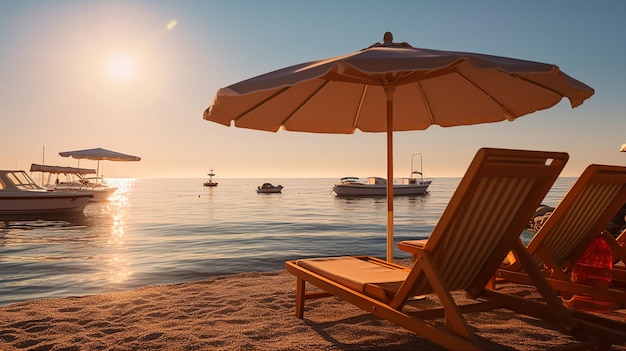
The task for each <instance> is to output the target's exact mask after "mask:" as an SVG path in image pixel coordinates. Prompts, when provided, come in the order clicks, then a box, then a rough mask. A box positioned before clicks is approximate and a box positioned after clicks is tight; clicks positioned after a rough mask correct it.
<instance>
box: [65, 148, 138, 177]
mask: <svg viewBox="0 0 626 351" xmlns="http://www.w3.org/2000/svg"><path fill="white" fill-rule="evenodd" d="M59 155H60V156H62V157H72V158H75V159H78V160H80V159H88V160H96V161H98V163H97V167H96V175H97V172H98V171H99V169H100V161H104V160H106V161H124V162H130V161H139V160H141V157H138V156H133V155H127V154H123V153H121V152H116V151H111V150H107V149H102V148H99V147H98V148H95V149H85V150H75V151H64V152H59Z"/></svg>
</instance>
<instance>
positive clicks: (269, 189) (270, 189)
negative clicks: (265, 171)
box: [256, 183, 283, 194]
mask: <svg viewBox="0 0 626 351" xmlns="http://www.w3.org/2000/svg"><path fill="white" fill-rule="evenodd" d="M282 191H283V186H282V185H280V184H279V185H276V186H274V185H272V184H271V183H263V185H261V186H258V187H257V188H256V192H257V193H258V194H276V193H280V192H282Z"/></svg>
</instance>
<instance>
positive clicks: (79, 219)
mask: <svg viewBox="0 0 626 351" xmlns="http://www.w3.org/2000/svg"><path fill="white" fill-rule="evenodd" d="M87 222H88V221H87V218H86V217H85V214H84V213H82V212H79V213H69V214H67V213H66V214H60V213H54V214H53V213H51V214H15V215H0V227H1V228H3V229H4V230H5V231H6V230H9V229H25V230H28V229H40V228H43V227H79V226H87Z"/></svg>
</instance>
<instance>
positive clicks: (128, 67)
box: [105, 52, 136, 82]
mask: <svg viewBox="0 0 626 351" xmlns="http://www.w3.org/2000/svg"><path fill="white" fill-rule="evenodd" d="M105 69H106V72H107V74H108V75H109V76H110V77H111V78H112V79H114V80H115V81H118V82H126V81H128V80H130V79H132V78H133V77H134V76H135V72H136V64H135V58H134V57H133V56H132V55H130V54H128V53H125V52H118V53H115V54H113V55H111V56H109V58H108V59H107V61H106V67H105Z"/></svg>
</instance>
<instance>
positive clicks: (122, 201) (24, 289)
mask: <svg viewBox="0 0 626 351" xmlns="http://www.w3.org/2000/svg"><path fill="white" fill-rule="evenodd" d="M574 180H575V178H559V179H558V180H557V182H556V183H555V184H554V186H553V188H552V190H551V191H550V193H549V194H548V195H547V196H546V198H545V199H544V204H546V205H550V206H555V205H556V204H557V203H558V202H559V201H560V199H561V198H562V197H563V196H564V195H565V192H566V191H567V190H568V189H569V187H570V186H571V184H572V183H573V181H574ZM204 181H205V179H191V178H188V179H127V178H124V179H119V178H117V179H109V183H112V184H113V185H115V186H117V187H118V190H117V191H116V193H114V195H113V196H112V197H111V198H110V199H109V200H108V201H106V202H101V203H95V202H94V203H89V204H88V205H87V207H86V208H85V210H84V213H83V214H81V215H77V216H70V217H66V216H65V217H58V216H57V217H48V218H44V217H41V216H38V217H35V218H3V219H0V267H1V268H0V305H7V304H10V303H14V302H19V301H25V300H32V299H44V298H52V297H64V296H80V295H91V294H99V293H107V292H116V291H124V290H130V289H135V288H139V287H142V286H147V285H161V284H172V283H180V282H188V281H197V280H203V279H207V278H210V277H213V276H216V275H225V274H233V273H240V272H252V271H257V272H271V271H278V270H282V269H284V263H285V261H287V260H290V259H297V258H306V257H320V256H321V257H324V256H336V255H371V256H377V257H381V258H385V256H386V238H387V234H386V228H387V201H386V198H385V197H363V198H342V197H337V196H335V195H334V193H333V192H332V187H333V185H334V184H335V183H336V182H338V180H337V179H332V178H320V179H311V178H302V179H295V178H294V179H288V178H281V179H242V178H232V179H219V178H216V179H214V181H217V182H218V186H216V187H204V186H203V182H204ZM459 181H460V178H434V179H433V183H432V184H431V186H430V187H429V191H428V193H427V194H425V195H421V196H401V197H396V198H395V199H394V217H395V219H394V239H395V242H396V243H397V242H399V241H401V240H407V239H419V238H428V236H429V235H430V232H431V231H432V229H433V228H434V226H435V225H436V224H437V221H438V220H439V217H440V216H441V214H442V212H443V210H444V209H445V207H446V205H447V203H448V201H449V199H450V197H451V196H452V194H453V192H454V191H455V189H456V187H457V185H458V184H459ZM265 182H270V183H272V184H274V185H278V184H280V185H282V186H283V187H284V188H283V191H282V193H279V194H257V193H256V188H257V186H259V185H261V184H263V183H265ZM521 235H522V239H523V240H524V241H527V240H529V239H530V237H531V236H532V233H527V232H524V233H521ZM408 257H409V255H408V254H406V253H404V252H402V251H399V250H397V249H396V251H395V252H394V258H408Z"/></svg>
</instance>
